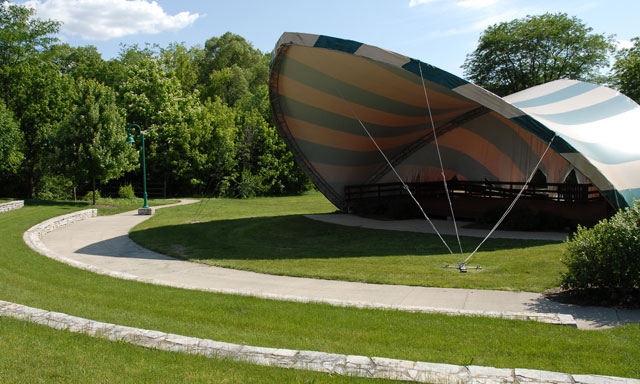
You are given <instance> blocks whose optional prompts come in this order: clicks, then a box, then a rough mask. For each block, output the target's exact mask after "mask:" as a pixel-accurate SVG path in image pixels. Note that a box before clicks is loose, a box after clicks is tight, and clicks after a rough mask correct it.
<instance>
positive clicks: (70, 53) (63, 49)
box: [45, 44, 107, 83]
mask: <svg viewBox="0 0 640 384" xmlns="http://www.w3.org/2000/svg"><path fill="white" fill-rule="evenodd" d="M45 57H46V58H48V59H49V60H51V61H52V62H53V63H54V64H56V66H57V67H58V70H59V71H60V73H62V74H67V75H70V76H71V77H73V78H74V79H79V78H83V79H95V80H97V81H99V82H101V83H105V80H106V79H107V70H106V62H105V61H104V60H102V55H100V52H98V49H97V48H96V47H94V46H93V45H88V46H86V47H71V46H69V44H57V45H54V46H53V47H51V49H50V50H49V51H48V52H47V54H46V55H45Z"/></svg>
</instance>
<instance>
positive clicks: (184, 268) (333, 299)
mask: <svg viewBox="0 0 640 384" xmlns="http://www.w3.org/2000/svg"><path fill="white" fill-rule="evenodd" d="M193 202H196V201H195V200H184V201H182V204H188V203H193ZM148 218H149V216H140V215H137V213H136V212H135V211H131V212H125V213H121V214H118V215H113V216H99V217H94V218H90V219H87V220H83V221H79V222H75V223H72V224H69V225H67V226H65V227H61V228H59V229H56V230H54V231H53V232H50V233H49V234H47V235H45V236H44V237H43V238H42V242H43V243H44V245H45V246H46V247H47V248H49V250H51V251H53V252H54V253H56V254H57V255H60V256H62V257H63V258H66V259H68V260H72V261H74V262H76V263H84V264H86V265H90V266H92V267H93V268H94V270H98V271H101V273H107V274H112V275H113V274H115V275H119V276H121V277H124V278H130V279H135V280H142V281H148V282H151V283H154V284H162V285H169V286H176V287H183V288H189V289H199V290H207V291H214V292H223V293H235V294H243V295H252V296H257V297H267V298H275V299H283V300H294V301H316V302H327V303H331V304H335V305H353V306H361V307H379V308H396V309H401V310H414V311H416V310H417V311H425V312H436V311H442V312H445V313H476V312H477V314H480V313H481V312H488V313H487V315H493V316H495V315H496V313H495V312H505V311H506V312H536V313H563V314H571V315H572V316H573V317H574V318H575V319H576V321H577V324H578V327H579V328H600V327H609V326H615V325H619V324H621V323H625V322H640V311H638V310H635V311H634V310H616V309H612V308H601V307H579V306H573V305H565V304H560V303H556V302H552V301H549V300H546V299H545V298H544V297H543V296H542V295H540V294H537V293H529V292H506V291H490V290H472V289H447V288H429V287H410V286H401V285H382V284H366V283H354V282H345V281H334V280H320V279H308V278H297V277H287V276H275V275H266V274H260V273H254V272H246V271H239V270H233V269H227V268H218V267H212V266H206V265H203V264H198V263H192V262H187V261H182V260H177V259H174V258H171V257H168V256H165V255H161V254H158V253H155V252H152V251H150V250H148V249H145V248H142V247H140V246H139V245H137V244H135V243H134V242H133V241H131V240H130V239H129V236H128V232H129V230H130V229H131V228H132V227H134V226H135V225H137V224H138V223H140V222H142V221H144V220H147V219H148Z"/></svg>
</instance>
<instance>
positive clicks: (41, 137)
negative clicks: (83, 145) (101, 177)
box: [9, 60, 73, 197]
mask: <svg viewBox="0 0 640 384" xmlns="http://www.w3.org/2000/svg"><path fill="white" fill-rule="evenodd" d="M34 61H35V60H34ZM14 73H15V75H16V78H19V79H20V82H14V83H12V87H11V98H10V103H9V107H10V108H11V109H12V110H13V113H14V115H15V116H16V117H17V118H18V119H19V123H20V130H21V131H22V133H23V135H24V144H25V145H24V155H25V156H24V161H23V164H22V166H21V171H20V172H21V174H22V176H23V177H24V182H25V185H26V187H27V191H28V192H27V194H28V195H29V196H31V197H33V196H35V195H36V194H37V192H38V189H39V188H40V187H39V184H40V179H41V178H42V177H43V176H44V175H45V174H46V173H47V172H49V171H54V172H55V170H50V169H49V165H50V164H49V162H48V159H47V158H48V156H49V154H50V151H51V147H50V146H49V142H50V139H51V136H52V135H53V134H54V132H55V131H56V129H57V126H58V124H59V122H60V121H61V120H62V119H63V118H64V117H65V116H67V114H68V113H69V110H70V96H71V93H70V90H71V87H72V86H73V81H72V80H71V78H70V77H69V76H61V74H60V72H59V71H58V69H57V68H56V66H55V65H54V64H52V63H51V62H35V63H23V64H21V65H20V66H19V67H18V68H16V70H15V71H14Z"/></svg>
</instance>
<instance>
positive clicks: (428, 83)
mask: <svg viewBox="0 0 640 384" xmlns="http://www.w3.org/2000/svg"><path fill="white" fill-rule="evenodd" d="M421 76H422V79H424V84H425V87H424V88H423V85H422V79H421ZM425 89H426V96H427V97H428V101H429V107H430V112H431V116H432V117H430V114H429V109H428V108H427V102H426V98H425ZM269 93H270V99H271V108H272V112H273V116H274V119H275V122H276V125H277V127H278V129H279V130H280V132H281V134H282V135H283V137H284V138H285V141H286V142H287V145H288V146H289V148H290V150H291V151H292V152H293V153H294V155H295V157H296V160H297V161H298V164H300V166H301V167H302V168H303V169H304V170H305V172H306V173H307V174H308V175H309V176H310V178H311V179H312V180H313V181H314V183H315V184H316V185H317V186H318V188H319V189H320V190H321V191H322V192H323V193H324V194H325V196H327V198H329V200H330V201H331V202H332V203H334V204H335V205H336V206H337V207H339V208H344V206H345V201H344V187H345V186H347V185H358V184H373V183H382V182H396V181H398V180H397V176H396V175H395V173H393V172H392V169H391V167H390V166H389V164H388V163H387V161H386V160H385V159H384V157H383V156H382V154H381V153H380V151H379V150H378V149H377V148H376V145H377V146H379V148H380V149H381V150H382V152H384V155H385V156H386V157H387V158H388V159H389V161H390V162H391V164H392V165H393V167H394V169H395V170H396V171H397V172H398V174H399V175H400V177H402V178H403V179H404V180H405V181H407V182H423V181H437V180H442V176H441V171H440V164H439V162H438V157H437V151H436V148H435V144H434V140H433V133H432V132H433V130H432V125H431V124H432V122H433V125H434V127H435V130H436V133H437V139H438V144H439V147H440V152H441V155H442V161H443V166H444V169H445V176H446V177H447V179H449V178H452V177H454V176H455V177H456V178H458V179H459V180H478V181H482V180H489V181H514V182H522V181H525V180H526V179H527V177H528V175H529V174H530V173H531V170H532V169H533V168H534V166H535V165H536V163H537V162H538V160H539V159H540V156H541V155H542V153H543V152H544V150H545V149H546V147H547V145H548V143H549V141H550V140H551V138H552V137H554V135H555V136H556V137H555V139H554V140H553V143H552V146H551V148H552V150H550V151H549V152H548V153H547V155H546V156H545V157H544V160H543V162H542V164H541V166H540V169H541V171H542V172H543V173H544V174H545V175H546V177H547V181H548V182H550V183H561V182H563V181H564V180H565V178H566V177H567V175H568V174H569V173H571V172H572V171H574V172H575V174H576V175H577V177H578V179H579V181H581V182H586V181H587V180H590V181H591V182H592V183H593V185H594V186H595V187H597V188H598V189H599V190H600V191H601V192H602V194H603V195H605V196H606V197H607V198H608V199H609V201H610V202H611V204H612V205H613V206H614V207H625V206H628V205H630V204H631V203H632V201H633V199H634V198H640V145H638V143H639V142H640V140H639V139H640V106H638V105H637V104H636V103H634V102H633V101H632V100H630V99H629V98H627V97H625V96H623V95H621V94H620V93H618V92H616V91H614V90H612V89H609V88H606V87H602V86H598V85H594V84H588V83H584V82H578V81H573V80H559V81H555V82H551V83H547V84H544V85H540V86H537V87H533V88H530V89H527V90H525V91H522V92H519V93H516V94H513V95H510V96H508V97H506V98H504V99H502V98H500V97H498V96H496V95H494V94H493V93H490V92H488V91H486V90H484V89H483V88H480V87H478V86H476V85H473V84H471V83H469V82H467V81H465V80H463V79H461V78H459V77H457V76H454V75H452V74H450V73H447V72H445V71H443V70H441V69H438V68H436V67H434V66H431V65H429V64H425V63H422V62H420V61H418V60H414V59H411V58H409V57H406V56H402V55H399V54H397V53H393V52H390V51H386V50H383V49H380V48H376V47H373V46H369V45H365V44H362V43H358V42H355V41H350V40H343V39H337V38H333V37H328V36H322V35H311V34H302V33H284V34H283V35H282V37H281V38H280V40H279V41H278V43H277V45H276V47H275V50H274V53H273V57H272V62H271V73H270V78H269ZM367 131H368V132H369V133H370V134H371V136H372V137H371V138H370V137H369V136H368V133H367Z"/></svg>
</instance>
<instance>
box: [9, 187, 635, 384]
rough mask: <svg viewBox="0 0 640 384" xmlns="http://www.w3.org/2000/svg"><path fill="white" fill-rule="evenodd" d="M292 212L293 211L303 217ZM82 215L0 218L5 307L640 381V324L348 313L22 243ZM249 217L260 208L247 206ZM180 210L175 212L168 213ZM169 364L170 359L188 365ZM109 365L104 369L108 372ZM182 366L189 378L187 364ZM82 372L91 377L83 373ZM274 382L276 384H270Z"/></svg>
mask: <svg viewBox="0 0 640 384" xmlns="http://www.w3.org/2000/svg"><path fill="white" fill-rule="evenodd" d="M258 200H260V199H258ZM303 200H304V199H303ZM284 201H287V200H284ZM248 202H249V201H247V202H245V203H247V204H248ZM293 202H295V201H292V203H293ZM212 203H213V201H212V202H211V204H212ZM269 204H277V203H276V202H275V201H270V200H268V199H265V201H264V204H261V205H262V206H264V205H269ZM288 205H289V208H287V209H294V208H295V207H293V206H291V205H292V204H288ZM81 208H84V207H82V206H78V205H69V204H68V203H59V204H52V203H50V204H46V205H45V204H39V203H37V202H27V205H26V206H25V208H23V209H20V210H16V211H10V212H6V213H3V214H2V215H0V228H2V230H1V231H0V244H2V247H1V248H0V299H2V300H7V301H12V302H16V303H20V304H25V305H29V306H33V307H38V308H43V309H47V310H53V311H59V312H64V313H68V314H70V315H74V316H80V317H85V318H89V319H93V320H97V321H105V322H110V323H116V324H120V325H126V326H133V327H140V328H147V329H156V330H160V331H164V332H171V333H177V334H182V335H186V336H194V337H202V338H209V339H214V340H219V341H227V342H232V343H239V344H247V345H256V346H268V347H275V348H291V349H307V350H317V351H324V352H334V353H346V354H359V355H368V356H383V357H390V358H398V359H408V360H422V361H430V362H438V363H451V364H477V365H485V366H495V367H505V368H513V367H524V368H531V369H544V370H551V371H560V372H569V373H576V374H579V373H592V374H601V375H614V376H624V377H635V378H640V348H638V345H640V325H627V326H623V327H619V328H615V329H608V330H603V331H583V330H578V329H575V328H569V327H560V326H554V325H549V324H542V323H536V322H524V321H515V320H505V319H490V318H474V317H449V316H444V315H431V314H420V313H407V312H399V311H380V310H363V309H356V308H339V307H331V306H329V305H323V304H301V303H292V302H278V301H272V300H264V299H257V298H252V297H242V296H233V295H223V294H213V293H207V292H198V291H188V290H181V289H176V288H169V287H160V286H154V285H150V284H142V283H137V282H132V281H125V280H119V279H115V278H111V277H107V276H102V275H96V274H93V273H90V272H87V271H82V270H78V269H74V268H72V267H69V266H67V265H64V264H61V263H58V262H55V261H53V260H50V259H48V258H46V257H44V256H41V255H39V254H37V253H35V252H34V251H32V250H30V249H29V248H28V247H27V246H26V245H25V244H24V243H23V241H22V234H23V232H24V231H25V230H27V229H28V228H29V227H31V226H32V225H34V224H36V223H39V222H41V221H43V220H45V219H47V218H50V217H53V216H57V215H62V214H64V213H69V212H71V211H73V210H78V209H81ZM246 209H247V211H249V210H251V209H253V208H251V207H250V206H249V205H247V208H246ZM171 210H174V208H169V209H168V210H167V212H170V211H171ZM159 212H161V211H159ZM178 212H179V210H178ZM15 326H17V325H15ZM35 328H37V327H30V326H25V328H24V329H25V331H24V332H22V331H21V332H14V331H12V330H11V329H9V330H8V331H6V333H7V334H10V335H12V337H17V338H18V341H16V342H15V343H22V342H24V343H25V345H29V343H30V341H29V340H30V339H32V338H33V337H34V336H33V335H34V334H36V335H37V332H41V331H37V330H35ZM7 337H8V336H7ZM74 337H76V336H74ZM1 338H2V339H4V338H5V335H4V334H3V335H2V337H1ZM46 340H47V339H45V341H43V343H44V344H43V345H44V346H43V349H48V350H50V351H51V353H54V352H55V353H60V356H61V357H60V358H61V359H64V358H65V356H67V354H68V355H69V356H73V353H75V352H73V351H66V350H65V349H64V348H57V347H56V345H55V343H54V342H53V341H52V342H49V341H46ZM50 343H51V344H50ZM91 343H93V342H91ZM96 343H98V342H96ZM99 343H100V344H101V343H102V342H99ZM74 344H75V343H74V342H69V344H68V347H67V349H73V345H74ZM92 345H93V344H92ZM95 345H97V344H95ZM101 345H102V344H101ZM121 347H122V348H123V349H122V350H125V349H127V350H128V348H130V347H127V346H121ZM0 348H1V347H0ZM91 348H92V351H93V352H91V353H95V354H96V355H97V356H101V353H102V352H101V349H100V348H103V347H98V346H95V349H93V348H94V347H91ZM106 348H116V347H113V346H109V347H106ZM9 349H10V348H9ZM116 349H117V348H116ZM135 349H136V350H137V347H136V348H135ZM2 350H3V351H6V350H7V349H6V348H2ZM56 351H62V352H56ZM4 353H5V352H3V354H4ZM16 353H18V352H16ZM131 353H132V354H136V356H138V355H137V354H140V355H139V356H143V357H142V358H138V357H131V360H132V361H138V360H139V359H149V360H150V361H151V364H152V365H154V366H156V365H157V366H161V365H163V361H165V360H162V359H163V358H161V357H158V360H157V361H156V360H155V356H160V355H163V356H164V354H163V353H160V352H156V351H150V352H131ZM18 354H19V355H15V354H14V353H13V352H12V353H11V354H10V355H8V356H10V357H7V359H12V360H15V359H25V358H27V357H24V356H22V355H23V354H22V353H18ZM0 355H2V354H0ZM128 356H129V353H125V354H124V355H123V356H120V357H114V359H121V360H122V361H127V360H128V359H129V357H128ZM145 356H146V357H145ZM167 356H168V357H166V358H164V359H167V360H171V361H173V360H172V359H174V360H175V361H178V360H179V359H182V357H172V356H173V355H167ZM2 358H4V357H0V359H2ZM88 358H92V357H90V356H89V357H88ZM98 358H100V357H98ZM34 359H35V358H34ZM105 359H107V358H105ZM109 359H111V358H109ZM109 359H107V361H106V362H104V363H100V364H107V365H108V364H109V361H108V360H109ZM69 361H73V359H72V358H70V359H69ZM155 363H157V364H155ZM61 364H65V365H66V363H61ZM211 364H216V363H214V362H211ZM36 365H41V364H39V363H38V361H37V360H34V363H33V364H29V366H28V368H29V369H31V368H32V367H33V366H36ZM175 367H176V368H175V369H177V370H179V369H180V368H179V364H176V365H175ZM156 368H157V367H156ZM39 369H43V370H45V369H46V367H40V368H39ZM61 369H62V368H61ZM69 369H71V368H69ZM74 369H79V370H82V369H84V368H82V366H80V365H77V366H76V367H75V368H74ZM108 369H116V368H113V367H111V368H108ZM189 369H190V368H189V366H187V367H185V368H184V369H182V370H180V371H178V372H181V373H182V374H183V375H184V377H188V375H190V374H197V372H192V371H190V370H189ZM251 369H253V368H251ZM256 369H257V368H256ZM195 370H196V369H195V368H194V371H195ZM83 374H86V375H91V372H90V371H88V373H83ZM100 374H102V373H96V375H100ZM228 375H229V376H228V377H232V375H233V373H229V374H228ZM88 377H93V376H88ZM96 377H97V378H98V380H93V381H102V380H100V377H101V376H96ZM167 377H168V378H170V377H174V376H167ZM168 380H169V379H168ZM227 380H228V381H230V382H231V381H235V380H233V379H232V378H227ZM256 380H257V381H259V380H260V379H256ZM42 381H54V379H51V380H42ZM71 381H73V380H71ZM79 381H83V380H79ZM104 381H109V380H108V379H105V380H104ZM134 381H135V380H134ZM238 381H242V380H241V379H239V380H238ZM273 381H274V380H270V379H268V378H267V379H264V380H263V381H262V382H273Z"/></svg>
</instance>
